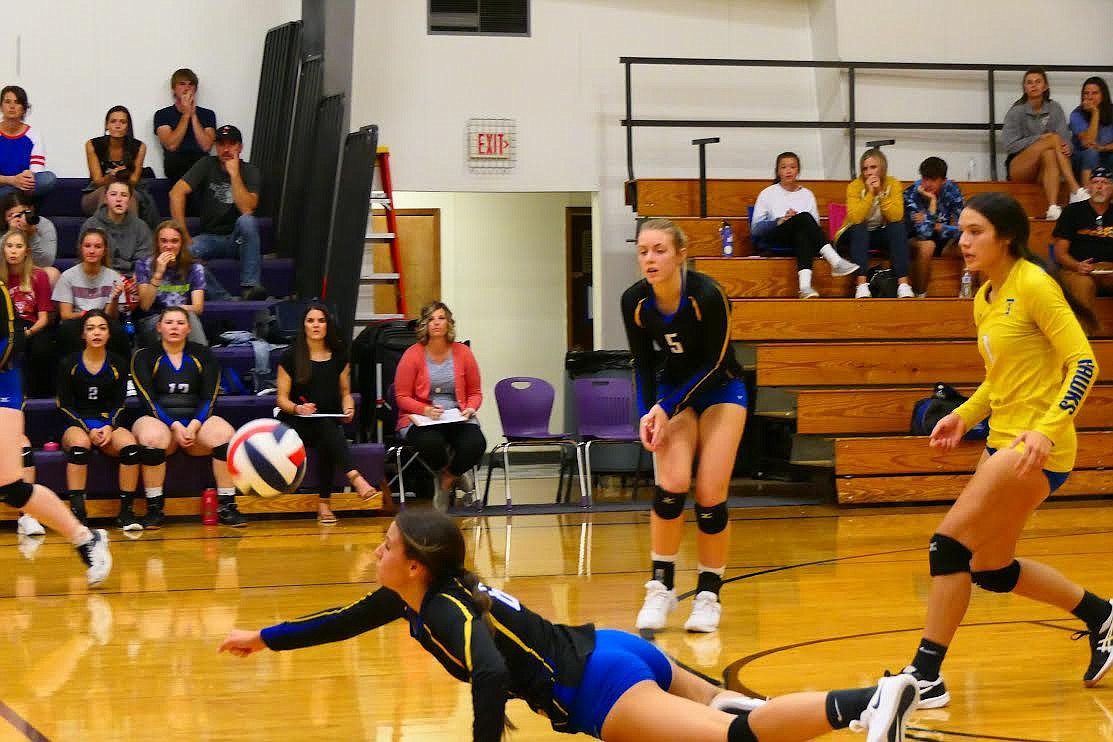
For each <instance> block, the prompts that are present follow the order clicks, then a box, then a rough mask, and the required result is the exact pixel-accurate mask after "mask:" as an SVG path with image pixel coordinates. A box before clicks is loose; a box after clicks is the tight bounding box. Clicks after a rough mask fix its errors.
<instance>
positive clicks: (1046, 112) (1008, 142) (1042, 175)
mask: <svg viewBox="0 0 1113 742" xmlns="http://www.w3.org/2000/svg"><path fill="white" fill-rule="evenodd" d="M1023 88H1024V94H1023V95H1021V96H1020V98H1018V99H1017V101H1016V102H1015V103H1013V105H1012V108H1010V109H1009V110H1008V113H1006V114H1005V123H1004V125H1003V127H1002V129H1001V142H1002V144H1003V145H1004V147H1005V152H1007V153H1008V157H1007V158H1005V170H1006V172H1008V174H1009V180H1016V181H1020V182H1023V183H1036V182H1038V183H1040V184H1041V185H1042V187H1043V193H1044V196H1046V197H1047V204H1048V206H1047V218H1048V219H1058V218H1059V214H1061V213H1062V212H1063V209H1062V207H1061V206H1059V204H1058V200H1059V181H1060V180H1066V181H1067V185H1068V186H1069V187H1070V191H1071V196H1070V201H1071V203H1074V202H1076V201H1085V200H1086V199H1087V198H1089V197H1090V194H1089V193H1087V192H1086V189H1085V188H1083V187H1082V186H1080V185H1078V181H1077V180H1076V179H1075V177H1074V172H1073V170H1072V168H1071V164H1070V160H1069V159H1068V158H1069V157H1070V156H1071V145H1070V138H1071V136H1070V129H1069V128H1068V126H1067V116H1066V114H1065V113H1063V108H1062V106H1060V105H1059V104H1058V103H1056V102H1055V101H1053V100H1051V88H1050V86H1048V84H1047V73H1046V72H1044V71H1043V70H1042V69H1040V68H1038V67H1036V68H1033V69H1030V70H1028V71H1027V72H1025V73H1024V83H1023Z"/></svg>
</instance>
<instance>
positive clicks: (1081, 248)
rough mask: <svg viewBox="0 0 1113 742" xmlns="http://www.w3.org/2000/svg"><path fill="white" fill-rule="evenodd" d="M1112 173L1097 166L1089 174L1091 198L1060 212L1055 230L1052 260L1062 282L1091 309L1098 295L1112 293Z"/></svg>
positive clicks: (1103, 167) (1053, 233)
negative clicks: (1110, 202) (1110, 206)
mask: <svg viewBox="0 0 1113 742" xmlns="http://www.w3.org/2000/svg"><path fill="white" fill-rule="evenodd" d="M1110 196H1113V172H1110V170H1109V168H1107V167H1105V166H1103V165H1099V166H1097V167H1095V168H1094V169H1093V170H1092V171H1091V172H1090V198H1089V199H1088V200H1086V201H1079V202H1078V203H1074V204H1070V205H1069V206H1067V207H1066V208H1064V209H1063V213H1062V215H1061V216H1060V217H1059V221H1058V222H1056V223H1055V230H1054V231H1053V232H1052V233H1051V234H1052V236H1053V237H1054V238H1055V259H1056V260H1057V261H1058V262H1059V265H1060V267H1061V275H1062V278H1063V283H1064V284H1065V285H1066V286H1067V287H1068V288H1069V289H1070V290H1071V293H1073V294H1074V295H1075V297H1076V298H1077V299H1078V300H1079V301H1080V302H1082V303H1083V304H1085V305H1086V306H1088V307H1091V308H1093V306H1094V300H1095V298H1096V297H1097V295H1098V293H1099V292H1100V293H1109V292H1111V291H1113V213H1111V212H1110V211H1109V198H1110Z"/></svg>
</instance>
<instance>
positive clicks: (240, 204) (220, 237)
mask: <svg viewBox="0 0 1113 742" xmlns="http://www.w3.org/2000/svg"><path fill="white" fill-rule="evenodd" d="M216 150H217V154H216V155H215V156H209V157H205V158H204V159H201V160H198V161H197V163H196V164H194V166H193V167H191V168H190V169H189V172H188V173H186V174H185V175H183V176H182V179H181V180H179V181H178V182H177V183H175V184H174V187H173V188H171V189H170V215H171V216H172V217H173V218H174V219H175V220H176V221H177V222H178V223H179V224H185V223H186V222H185V202H186V196H188V195H189V194H190V193H193V192H194V191H196V190H198V189H200V197H201V234H199V235H197V236H196V237H194V238H192V242H191V239H190V236H189V232H188V231H187V232H186V233H185V235H186V245H187V246H189V247H190V248H191V249H192V250H193V255H194V257H196V258H197V259H198V260H202V261H204V260H209V259H211V258H239V261H240V294H241V296H242V297H243V298H244V299H265V298H267V291H266V289H264V288H263V287H262V286H261V285H260V283H259V277H260V272H261V270H262V265H261V258H260V254H259V253H260V244H259V226H258V224H257V223H256V221H255V216H254V212H255V208H256V207H257V206H258V205H259V189H260V187H261V186H262V177H261V176H260V174H259V169H258V168H257V167H255V166H254V165H252V164H251V163H250V162H243V161H242V160H240V153H241V152H243V136H242V135H241V134H240V130H239V129H237V128H236V127H235V126H229V125H227V124H226V125H224V126H222V127H220V130H219V131H217V133H216Z"/></svg>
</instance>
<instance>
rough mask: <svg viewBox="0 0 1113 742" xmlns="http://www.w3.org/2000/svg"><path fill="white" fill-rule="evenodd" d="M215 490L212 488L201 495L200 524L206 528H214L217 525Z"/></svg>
mask: <svg viewBox="0 0 1113 742" xmlns="http://www.w3.org/2000/svg"><path fill="white" fill-rule="evenodd" d="M216 509H217V500H216V490H215V489H213V488H212V487H209V488H208V489H206V490H204V491H203V492H202V493H201V523H203V524H204V525H206V526H215V525H216V523H217V515H216Z"/></svg>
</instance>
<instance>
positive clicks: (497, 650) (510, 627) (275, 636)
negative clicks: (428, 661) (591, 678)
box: [262, 578, 595, 742]
mask: <svg viewBox="0 0 1113 742" xmlns="http://www.w3.org/2000/svg"><path fill="white" fill-rule="evenodd" d="M481 589H483V590H484V591H485V592H486V593H487V594H488V595H489V596H490V598H491V612H490V614H489V615H490V619H491V625H492V627H493V629H494V632H493V635H492V632H491V630H489V629H488V628H487V625H486V624H485V623H484V622H483V620H482V619H481V618H480V617H479V611H478V610H477V609H476V606H475V603H474V602H473V600H472V597H471V592H470V591H469V590H468V589H467V588H466V587H464V585H463V584H461V583H460V581H459V580H457V579H454V578H450V579H445V580H442V581H440V582H439V583H434V584H433V585H430V587H429V590H428V592H426V594H425V600H424V601H423V602H422V605H421V611H420V612H415V611H414V610H413V609H411V608H410V607H409V606H408V605H406V603H405V601H403V600H402V598H401V597H399V595H398V593H396V592H394V591H393V590H390V589H388V588H385V587H384V588H379V589H378V590H376V591H375V592H373V593H370V594H368V595H367V596H365V597H364V598H362V599H361V600H359V601H356V602H355V603H352V604H351V605H347V606H344V607H341V608H331V609H328V610H324V611H319V612H317V613H313V614H311V615H308V616H305V617H303V618H298V619H294V620H292V621H287V622H285V623H280V624H276V625H274V626H270V627H268V628H266V629H263V631H262V638H263V643H265V644H266V645H267V647H269V648H270V649H273V650H283V649H299V648H301V647H311V646H315V645H317V644H325V643H327V642H335V641H341V640H343V639H349V638H351V637H353V636H356V635H357V634H361V633H363V632H365V631H370V630H371V629H375V628H378V627H380V626H383V625H385V624H387V623H390V622H391V621H395V620H397V619H399V618H404V619H406V621H407V622H408V623H409V626H410V636H412V637H413V638H414V639H416V640H417V642H418V643H419V644H420V645H421V646H422V647H423V648H424V649H425V651H427V652H429V654H431V655H433V657H435V658H436V660H437V661H438V662H439V663H440V664H441V666H442V667H444V669H445V670H448V672H449V674H450V675H452V676H453V677H454V678H456V679H457V680H462V681H464V682H470V683H471V686H472V688H471V694H472V708H473V710H474V714H475V718H474V721H473V726H472V738H473V739H474V740H476V741H477V742H497V741H498V740H500V739H502V732H503V717H504V713H505V709H506V701H507V698H521V699H522V700H524V701H525V702H526V703H528V704H529V707H530V708H531V709H533V710H534V711H535V712H538V713H542V714H544V715H545V716H547V717H548V718H549V721H550V723H551V724H552V727H553V729H554V730H556V731H558V732H561V731H565V730H566V728H567V727H568V715H569V710H568V709H565V708H564V707H563V706H561V704H560V702H559V701H557V700H556V698H555V696H554V685H555V684H557V683H559V684H560V685H562V686H566V687H570V688H574V687H576V686H577V685H579V683H580V679H581V677H582V676H583V669H584V664H585V663H586V662H587V657H588V655H590V654H591V652H592V650H593V649H594V648H595V627H594V626H593V625H591V624H585V625H583V626H565V625H563V624H554V623H551V622H549V621H547V620H545V619H544V618H542V617H541V616H539V615H537V614H536V613H534V612H533V611H531V610H529V609H528V608H526V607H525V606H523V605H522V604H521V603H519V602H518V600H517V599H516V598H514V597H512V596H510V595H507V594H506V593H504V592H502V591H500V590H495V589H494V588H488V587H486V586H481Z"/></svg>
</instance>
